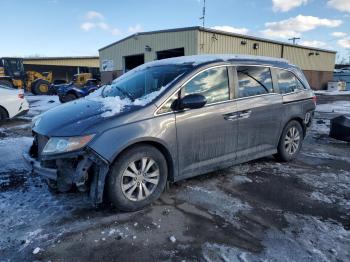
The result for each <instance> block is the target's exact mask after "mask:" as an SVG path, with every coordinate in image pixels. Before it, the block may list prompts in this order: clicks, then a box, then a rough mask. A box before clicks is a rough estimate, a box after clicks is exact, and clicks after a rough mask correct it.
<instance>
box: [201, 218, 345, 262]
mask: <svg viewBox="0 0 350 262" xmlns="http://www.w3.org/2000/svg"><path fill="white" fill-rule="evenodd" d="M285 218H286V220H287V221H288V224H289V227H287V228H286V229H284V230H283V231H280V230H276V229H269V230H268V231H267V233H266V234H265V236H264V239H263V241H262V244H263V246H264V249H263V251H262V252H260V253H252V252H247V251H245V250H242V249H240V248H237V247H235V246H227V245H223V244H218V243H209V242H207V243H205V244H204V245H203V246H202V250H203V251H202V252H203V253H202V255H203V257H204V259H205V260H206V261H285V262H292V261H293V262H294V261H315V262H316V261H317V262H318V261H348V258H349V255H350V250H349V248H348V246H349V244H350V232H349V231H347V230H345V229H344V228H343V226H342V225H340V224H338V223H335V222H334V221H332V222H328V221H321V220H319V219H317V218H315V217H310V216H300V215H293V214H289V213H287V214H285ZM296 232H297V233H296Z"/></svg>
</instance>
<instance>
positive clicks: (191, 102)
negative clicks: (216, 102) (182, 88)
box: [178, 94, 207, 109]
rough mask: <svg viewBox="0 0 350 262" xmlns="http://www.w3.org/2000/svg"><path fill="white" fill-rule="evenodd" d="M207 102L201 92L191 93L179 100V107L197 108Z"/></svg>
mask: <svg viewBox="0 0 350 262" xmlns="http://www.w3.org/2000/svg"><path fill="white" fill-rule="evenodd" d="M206 103H207V99H206V98H205V97H204V96H202V95H200V94H191V95H187V96H185V97H183V98H182V99H181V100H180V101H179V104H178V106H179V108H180V109H185V108H189V109H197V108H201V107H203V106H204V105H205V104H206Z"/></svg>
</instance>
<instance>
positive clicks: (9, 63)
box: [4, 58, 24, 76]
mask: <svg viewBox="0 0 350 262" xmlns="http://www.w3.org/2000/svg"><path fill="white" fill-rule="evenodd" d="M4 66H5V69H6V71H7V72H8V74H9V75H10V76H14V74H15V73H17V75H18V76H20V75H22V73H23V72H24V68H23V63H22V60H21V59H15V58H13V59H11V58H10V59H4ZM17 75H16V76H17Z"/></svg>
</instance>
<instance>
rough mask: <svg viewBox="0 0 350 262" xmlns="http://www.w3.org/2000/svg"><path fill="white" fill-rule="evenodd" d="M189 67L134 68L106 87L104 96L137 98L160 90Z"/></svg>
mask: <svg viewBox="0 0 350 262" xmlns="http://www.w3.org/2000/svg"><path fill="white" fill-rule="evenodd" d="M189 69H190V67H189V66H184V65H162V66H153V67H148V68H145V69H142V70H133V71H130V72H128V73H126V74H125V75H124V76H122V77H120V78H118V79H116V80H114V81H113V83H112V84H111V85H110V86H107V87H106V88H104V90H103V93H102V96H103V97H115V96H120V97H122V98H129V99H130V100H135V99H138V98H141V97H144V96H146V95H148V94H150V93H153V92H156V91H159V90H160V89H161V88H162V87H165V86H167V85H168V84H169V83H170V82H172V81H173V80H174V79H176V78H177V77H179V76H180V75H182V74H183V73H186V72H188V70H189Z"/></svg>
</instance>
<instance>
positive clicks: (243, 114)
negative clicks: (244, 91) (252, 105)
mask: <svg viewBox="0 0 350 262" xmlns="http://www.w3.org/2000/svg"><path fill="white" fill-rule="evenodd" d="M251 113H252V110H244V111H241V112H240V113H239V118H240V119H245V118H249V117H250V115H251Z"/></svg>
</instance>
